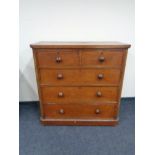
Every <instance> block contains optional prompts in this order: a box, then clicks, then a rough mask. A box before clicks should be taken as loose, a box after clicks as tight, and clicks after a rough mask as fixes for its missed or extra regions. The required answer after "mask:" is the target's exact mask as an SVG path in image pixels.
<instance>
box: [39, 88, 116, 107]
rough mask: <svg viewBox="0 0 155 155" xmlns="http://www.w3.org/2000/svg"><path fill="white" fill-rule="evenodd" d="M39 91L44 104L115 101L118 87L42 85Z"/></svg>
mask: <svg viewBox="0 0 155 155" xmlns="http://www.w3.org/2000/svg"><path fill="white" fill-rule="evenodd" d="M41 93H42V100H43V103H45V104H48V103H60V104H61V103H66V104H69V103H81V102H82V103H94V102H96V103H100V102H117V98H118V87H70V86H69V87H62V86H60V87H43V88H42V89H41ZM61 94H63V95H61Z"/></svg>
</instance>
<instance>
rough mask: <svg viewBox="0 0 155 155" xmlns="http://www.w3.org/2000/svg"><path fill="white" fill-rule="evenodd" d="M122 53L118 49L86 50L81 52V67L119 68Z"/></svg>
mask: <svg viewBox="0 0 155 155" xmlns="http://www.w3.org/2000/svg"><path fill="white" fill-rule="evenodd" d="M122 60H123V52H122V51H120V50H118V49H111V50H110V49H107V50H102V49H86V50H82V52H81V62H82V65H86V66H89V65H90V66H93V65H98V66H102V67H121V65H122Z"/></svg>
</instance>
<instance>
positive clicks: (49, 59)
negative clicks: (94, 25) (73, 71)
mask: <svg viewBox="0 0 155 155" xmlns="http://www.w3.org/2000/svg"><path fill="white" fill-rule="evenodd" d="M37 60H38V66H39V67H40V68H41V67H63V66H69V65H72V66H74V65H75V66H76V65H79V55H78V52H77V51H76V50H67V49H63V50H52V49H49V50H48V49H40V50H39V52H37Z"/></svg>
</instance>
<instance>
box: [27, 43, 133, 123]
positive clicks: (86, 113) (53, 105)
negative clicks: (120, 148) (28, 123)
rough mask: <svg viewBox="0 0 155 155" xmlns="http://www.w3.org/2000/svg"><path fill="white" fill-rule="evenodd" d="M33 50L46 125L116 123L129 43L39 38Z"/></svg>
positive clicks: (42, 117) (43, 120) (43, 121)
mask: <svg viewBox="0 0 155 155" xmlns="http://www.w3.org/2000/svg"><path fill="white" fill-rule="evenodd" d="M30 46H31V47H32V49H33V55H34V62H35V70H36V78H37V84H38V92H39V99H40V114H41V122H42V123H43V124H44V125H116V124H117V123H118V121H119V107H120V97H121V90H122V83H123V76H124V70H125V63H126V57H127V50H128V48H129V47H130V45H129V44H123V43H118V42H90V43H86V42H83V43H78V42H77V43H76V42H70V43H69V42H68V43H67V42H39V43H36V44H31V45H30Z"/></svg>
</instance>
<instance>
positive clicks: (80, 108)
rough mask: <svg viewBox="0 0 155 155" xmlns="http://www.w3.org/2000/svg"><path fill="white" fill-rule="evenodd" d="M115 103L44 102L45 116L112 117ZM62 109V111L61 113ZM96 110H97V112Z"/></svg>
mask: <svg viewBox="0 0 155 155" xmlns="http://www.w3.org/2000/svg"><path fill="white" fill-rule="evenodd" d="M116 106H117V105H116V104H109V103H108V104H105V103H100V104H67V105H66V104H53V105H48V104H44V105H43V108H44V111H45V118H58V119H59V118H83V119H98V118H100V119H101V118H105V119H113V118H115V115H116V114H115V108H116ZM61 110H63V113H61ZM96 110H99V112H98V113H97V112H96Z"/></svg>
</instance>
